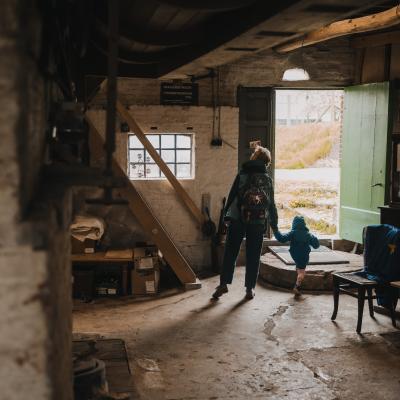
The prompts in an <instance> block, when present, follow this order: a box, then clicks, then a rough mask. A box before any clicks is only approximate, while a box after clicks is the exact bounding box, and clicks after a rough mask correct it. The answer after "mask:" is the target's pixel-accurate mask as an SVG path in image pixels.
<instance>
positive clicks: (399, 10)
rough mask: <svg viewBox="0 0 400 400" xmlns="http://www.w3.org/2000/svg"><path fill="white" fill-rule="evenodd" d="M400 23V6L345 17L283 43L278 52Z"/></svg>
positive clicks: (285, 51)
mask: <svg viewBox="0 0 400 400" xmlns="http://www.w3.org/2000/svg"><path fill="white" fill-rule="evenodd" d="M399 23H400V6H396V7H393V8H390V9H389V10H386V11H383V12H380V13H376V14H372V15H367V16H365V17H360V18H354V19H351V18H350V19H345V20H343V21H338V22H333V23H332V24H329V25H327V26H324V27H323V28H320V29H316V30H315V31H312V32H310V33H308V34H306V35H305V36H304V37H303V38H302V39H299V40H296V41H294V42H291V43H287V44H283V45H281V46H278V47H276V48H275V50H276V51H277V52H278V53H288V52H289V51H293V50H296V49H299V48H301V47H306V46H311V45H313V44H316V43H320V42H324V41H326V40H330V39H334V38H337V37H340V36H346V35H351V34H354V33H362V32H370V31H375V30H378V29H385V28H390V27H391V26H394V25H397V24H399Z"/></svg>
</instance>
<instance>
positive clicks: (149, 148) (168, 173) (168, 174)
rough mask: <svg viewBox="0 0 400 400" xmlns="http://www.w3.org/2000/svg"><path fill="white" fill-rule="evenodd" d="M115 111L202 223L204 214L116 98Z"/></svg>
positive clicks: (190, 210) (193, 214)
mask: <svg viewBox="0 0 400 400" xmlns="http://www.w3.org/2000/svg"><path fill="white" fill-rule="evenodd" d="M117 111H118V114H119V115H120V117H121V119H123V120H124V121H125V122H126V123H127V124H128V125H129V127H130V129H131V130H132V131H133V133H134V134H135V135H136V137H137V138H138V139H139V140H140V142H141V143H142V144H143V146H144V148H145V149H146V150H147V152H148V153H149V154H150V156H151V157H152V158H153V160H154V161H155V163H156V164H157V165H158V166H159V168H160V170H161V171H162V172H163V174H164V175H165V177H166V178H167V179H168V181H169V182H170V183H171V185H172V187H173V188H174V189H175V191H176V193H177V195H178V197H179V198H180V199H181V200H182V202H183V204H184V205H185V206H186V207H187V209H188V210H189V212H190V213H191V214H192V216H193V217H194V219H195V220H196V221H197V222H198V224H200V226H201V225H203V222H204V216H203V214H202V212H201V211H200V209H199V207H197V205H196V204H195V202H194V201H193V200H192V198H191V197H190V196H189V194H188V193H187V192H186V190H185V189H184V188H183V187H182V185H181V184H180V182H179V181H178V179H176V177H175V175H174V174H173V173H172V171H171V170H170V169H169V168H168V166H167V164H166V163H165V162H164V160H163V159H162V158H161V156H160V155H159V154H158V153H157V151H156V149H155V148H154V147H153V145H152V144H151V143H150V141H149V140H148V139H147V137H146V135H145V133H144V132H143V130H142V128H141V127H140V126H139V125H138V123H137V122H136V120H135V119H134V118H133V117H132V115H131V114H130V113H129V111H128V110H127V109H126V108H125V107H124V105H123V104H122V103H121V102H120V101H118V100H117Z"/></svg>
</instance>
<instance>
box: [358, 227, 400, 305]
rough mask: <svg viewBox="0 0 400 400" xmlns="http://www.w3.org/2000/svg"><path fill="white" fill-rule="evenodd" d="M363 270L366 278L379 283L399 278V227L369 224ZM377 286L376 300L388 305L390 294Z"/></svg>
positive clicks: (365, 241) (366, 231)
mask: <svg viewBox="0 0 400 400" xmlns="http://www.w3.org/2000/svg"><path fill="white" fill-rule="evenodd" d="M364 263H365V264H364V265H365V267H364V271H363V275H364V276H366V277H367V278H368V279H372V280H375V281H377V282H381V283H387V282H391V281H399V280H400V229H399V228H395V227H394V226H392V225H369V226H367V227H366V230H365V240H364ZM385 292H386V289H385V288H383V287H381V288H379V287H378V288H377V290H376V296H377V302H378V304H379V305H381V306H384V307H385V306H388V304H389V303H388V302H389V301H390V294H389V295H388V294H387V293H385Z"/></svg>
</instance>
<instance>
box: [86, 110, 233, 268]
mask: <svg viewBox="0 0 400 400" xmlns="http://www.w3.org/2000/svg"><path fill="white" fill-rule="evenodd" d="M130 112H131V113H132V115H133V116H134V117H135V118H136V120H137V122H138V123H139V124H140V126H141V127H142V128H143V130H144V131H145V132H150V131H151V132H157V133H186V132H193V134H194V137H195V178H194V179H191V180H181V181H180V182H181V184H182V186H183V187H184V188H185V190H186V191H187V192H188V193H189V195H190V196H191V197H192V199H193V200H194V202H195V203H196V204H197V205H198V207H201V202H202V195H203V194H206V193H209V194H210V195H211V207H210V208H211V210H210V211H211V214H212V218H213V220H214V221H218V218H219V212H220V209H221V204H222V198H223V197H224V196H226V195H227V193H228V191H229V188H230V185H231V184H232V181H233V179H234V176H235V174H236V173H237V152H236V150H235V149H233V148H231V147H229V146H227V145H223V146H222V147H212V146H211V145H210V142H211V138H212V135H211V131H212V108H210V107H179V106H132V107H130ZM89 114H90V116H91V118H92V119H93V121H95V123H96V127H97V128H98V130H99V131H100V132H101V133H104V125H105V112H104V111H100V110H92V111H90V112H89ZM151 127H157V130H156V131H155V130H151V129H150V128H151ZM188 127H189V128H192V129H190V130H189V131H188V130H187V128H188ZM221 132H222V136H223V138H224V140H226V141H227V142H228V143H230V144H232V145H233V146H237V141H238V109H237V108H235V107H222V109H221ZM127 137H128V135H127V134H124V133H118V134H117V151H116V156H117V158H118V160H119V161H120V163H121V164H122V166H123V168H124V169H127ZM132 183H133V184H134V185H135V187H136V188H137V189H138V190H139V191H140V192H141V193H143V195H144V197H145V199H146V200H147V202H148V203H149V204H150V206H151V208H152V209H153V211H154V213H155V215H156V216H157V218H158V219H159V220H160V221H161V223H162V224H163V225H164V226H165V228H166V229H167V231H168V233H169V234H170V235H171V237H172V238H173V239H174V241H175V243H176V244H177V246H178V248H179V249H180V250H181V251H182V253H183V254H184V255H185V257H186V258H187V259H188V261H189V262H190V264H191V266H192V267H193V268H194V269H195V270H197V271H199V270H201V269H204V268H208V267H209V266H210V241H209V239H205V238H203V235H202V233H201V231H200V230H199V229H198V227H197V226H196V224H195V222H194V220H193V219H192V217H191V215H190V214H189V212H188V211H187V209H186V208H185V207H184V206H183V205H182V203H181V201H180V200H179V199H178V198H177V195H176V193H175V191H174V190H173V188H172V186H171V185H170V183H169V182H168V181H166V180H155V181H137V180H136V181H132ZM86 195H88V193H87V192H86ZM85 211H86V212H89V213H92V214H96V215H100V216H103V217H105V219H106V223H107V225H108V227H109V232H108V233H106V240H107V244H109V245H110V246H112V247H125V246H127V245H129V246H134V244H135V241H137V240H145V239H146V237H145V235H143V232H141V231H140V230H139V228H138V225H137V223H136V221H135V219H134V217H133V216H132V215H131V214H130V213H129V211H128V209H127V208H126V207H124V206H119V205H118V206H104V207H101V206H90V207H88V206H86V207H85ZM115 219H116V221H115ZM110 232H112V233H110ZM110 236H111V237H110ZM127 238H129V240H127ZM121 245H122V246H121Z"/></svg>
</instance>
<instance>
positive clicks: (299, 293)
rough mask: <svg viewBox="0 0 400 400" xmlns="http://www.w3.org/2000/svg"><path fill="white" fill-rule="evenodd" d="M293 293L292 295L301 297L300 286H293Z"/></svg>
mask: <svg viewBox="0 0 400 400" xmlns="http://www.w3.org/2000/svg"><path fill="white" fill-rule="evenodd" d="M293 293H294V295H295V296H300V295H301V286H300V285H298V284H297V283H296V285H294V288H293Z"/></svg>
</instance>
